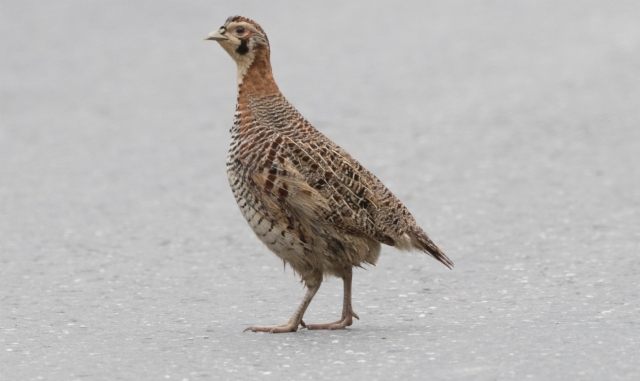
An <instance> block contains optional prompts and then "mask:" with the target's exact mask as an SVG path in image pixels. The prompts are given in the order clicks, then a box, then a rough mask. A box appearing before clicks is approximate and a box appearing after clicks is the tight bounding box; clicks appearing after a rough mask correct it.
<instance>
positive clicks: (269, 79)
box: [238, 49, 280, 97]
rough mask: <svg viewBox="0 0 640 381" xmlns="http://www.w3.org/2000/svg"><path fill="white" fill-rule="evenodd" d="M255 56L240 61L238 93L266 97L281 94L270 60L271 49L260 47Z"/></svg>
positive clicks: (254, 53)
mask: <svg viewBox="0 0 640 381" xmlns="http://www.w3.org/2000/svg"><path fill="white" fill-rule="evenodd" d="M252 53H253V57H248V58H249V59H248V60H246V61H245V62H243V63H238V95H239V96H240V97H245V96H257V97H264V96H269V95H277V94H280V90H279V89H278V85H276V81H275V79H273V74H272V73H271V62H270V61H269V50H268V49H258V50H256V51H254V52H252Z"/></svg>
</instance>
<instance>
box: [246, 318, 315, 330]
mask: <svg viewBox="0 0 640 381" xmlns="http://www.w3.org/2000/svg"><path fill="white" fill-rule="evenodd" d="M299 325H302V327H306V324H304V322H303V321H302V320H300V322H296V321H294V322H292V321H289V322H288V323H287V324H281V325H254V326H253V327H249V328H246V329H245V330H244V331H243V332H247V331H251V332H269V333H284V332H296V331H297V330H298V326H299Z"/></svg>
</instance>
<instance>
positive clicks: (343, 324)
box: [303, 311, 360, 330]
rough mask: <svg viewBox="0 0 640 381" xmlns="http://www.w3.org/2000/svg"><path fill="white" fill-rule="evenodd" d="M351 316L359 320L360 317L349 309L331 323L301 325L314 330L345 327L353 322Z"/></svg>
mask: <svg viewBox="0 0 640 381" xmlns="http://www.w3.org/2000/svg"><path fill="white" fill-rule="evenodd" d="M353 318H356V319H358V320H360V317H359V316H358V315H357V314H356V313H355V312H353V311H350V312H349V314H348V315H346V316H342V319H340V320H338V321H334V322H333V323H326V324H307V325H306V326H304V325H303V327H304V328H306V329H309V330H316V329H328V330H334V329H345V328H346V327H348V326H350V325H351V324H353Z"/></svg>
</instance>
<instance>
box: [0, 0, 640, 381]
mask: <svg viewBox="0 0 640 381" xmlns="http://www.w3.org/2000/svg"><path fill="white" fill-rule="evenodd" d="M233 14H242V15H245V16H248V17H251V18H254V19H255V20H256V21H258V22H259V23H261V25H262V26H263V27H264V29H265V30H266V31H267V33H268V35H269V39H270V41H271V45H272V52H273V53H272V61H273V67H274V74H275V77H276V79H277V81H278V83H279V85H280V88H281V90H282V91H283V93H284V94H285V95H286V96H287V97H288V99H289V100H290V101H292V103H293V104H294V105H296V107H297V108H298V109H299V110H300V111H301V112H302V114H303V115H305V116H306V117H307V119H309V120H310V121H311V122H312V123H313V124H314V125H315V126H316V127H317V128H318V129H320V130H321V131H323V132H324V133H325V134H326V135H328V136H329V137H331V138H332V139H333V140H334V141H336V142H337V143H338V144H340V145H341V146H342V147H344V148H345V149H347V150H348V151H349V152H350V153H351V154H352V155H353V156H355V157H356V158H358V159H359V160H360V161H361V162H362V163H363V164H364V165H365V166H366V167H367V168H369V169H370V170H371V171H373V172H374V173H375V174H377V175H378V177H380V178H381V179H382V180H383V181H384V182H385V183H386V184H387V186H388V187H389V188H390V189H391V190H392V191H394V192H395V193H396V195H398V197H399V198H400V199H401V200H403V202H404V203H405V204H406V205H407V206H408V207H409V209H410V210H411V211H412V214H413V215H414V216H415V217H416V219H417V220H418V221H419V222H420V223H421V225H422V226H423V228H424V229H425V230H426V231H427V232H428V233H429V234H430V236H431V237H432V238H433V239H434V241H435V242H437V243H438V244H439V245H441V246H443V247H444V248H445V250H446V252H447V254H448V255H449V256H450V257H451V258H452V259H453V260H454V262H455V263H456V267H455V269H454V270H453V271H449V270H447V269H446V268H444V266H442V265H440V264H439V263H437V262H436V261H434V260H433V259H431V258H428V257H427V256H425V255H410V254H406V253H400V252H397V251H395V250H393V249H391V248H384V249H383V254H382V258H381V260H380V262H379V264H378V266H377V267H374V268H370V269H368V270H357V271H356V272H355V275H354V292H355V294H354V303H355V311H356V312H357V313H358V314H359V315H360V317H361V320H360V321H356V323H355V324H354V325H353V326H352V327H351V328H349V329H348V330H345V331H339V332H317V331H314V332H310V331H306V330H302V331H299V332H297V333H294V334H281V335H270V334H255V333H243V332H242V330H243V329H244V328H245V327H247V326H249V325H251V324H276V323H278V324H279V323H283V322H285V321H286V320H287V319H288V318H289V316H290V314H291V313H292V312H293V310H294V308H295V306H296V305H297V304H298V302H299V301H300V300H301V298H302V295H303V289H302V287H301V286H300V284H299V283H298V280H297V279H296V278H295V277H294V276H293V275H292V273H291V271H289V270H287V271H285V272H283V269H282V263H281V262H279V261H278V259H277V258H276V257H275V256H274V255H273V254H271V253H269V252H268V251H267V250H266V248H264V247H263V246H262V244H261V243H260V242H259V241H258V240H257V239H256V238H255V237H254V236H253V233H252V232H251V231H250V229H249V227H248V226H247V224H246V223H245V221H244V220H243V219H242V217H241V215H240V213H239V211H238V208H237V206H236V205H235V202H234V201H233V198H232V195H231V192H230V191H229V189H228V185H227V181H226V177H225V173H224V170H225V165H224V162H225V157H226V150H227V145H228V139H229V134H228V130H229V127H230V126H231V121H232V117H233V112H234V104H235V97H236V94H235V91H236V89H235V75H236V74H235V66H234V63H233V62H232V61H231V59H230V58H229V57H228V56H227V55H226V53H225V52H224V51H223V50H222V49H221V48H220V47H219V46H217V44H215V43H212V42H205V41H203V38H204V36H205V35H206V34H207V33H209V32H210V31H212V30H214V29H216V28H217V27H219V26H220V25H221V24H222V23H223V22H224V20H225V19H226V17H227V16H229V15H233ZM638 20H640V3H638V2H637V1H563V2H555V1H537V2H513V1H507V0H505V1H477V2H450V1H429V2H421V3H418V2H415V3H414V4H410V3H408V2H407V3H403V4H393V5H392V4H391V2H388V3H387V2H371V1H369V2H364V1H363V2H352V3H348V4H345V3H343V2H337V1H336V2H329V1H324V2H318V4H317V5H313V6H311V5H308V4H303V3H302V2H294V1H288V2H277V3H275V2H262V1H260V2H258V1H255V2H248V1H243V2H225V3H224V4H220V3H216V2H205V1H200V2H171V3H169V2H157V1H136V2H97V1H91V2H87V1H65V2H37V3H36V2H17V1H14V2H9V1H2V2H0V36H1V38H0V113H1V114H0V117H1V119H0V122H1V124H0V380H165V379H166V380H181V381H184V380H208V379H238V380H365V379H366V380H370V381H373V380H393V379H402V380H406V379H429V380H525V379H527V380H528V379H533V380H638V379H640V302H639V296H640V258H639V249H640V230H639V226H640V169H639V168H640V167H639V165H638V163H640V22H638ZM341 293H342V288H341V282H340V281H339V280H336V279H332V280H329V281H328V282H325V283H324V285H323V287H322V288H321V289H320V292H319V294H318V295H317V297H316V298H315V300H314V301H313V303H312V304H311V307H310V308H309V310H308V312H307V315H306V317H305V320H306V321H307V322H326V321H332V320H335V319H336V318H337V317H338V315H339V314H340V310H341Z"/></svg>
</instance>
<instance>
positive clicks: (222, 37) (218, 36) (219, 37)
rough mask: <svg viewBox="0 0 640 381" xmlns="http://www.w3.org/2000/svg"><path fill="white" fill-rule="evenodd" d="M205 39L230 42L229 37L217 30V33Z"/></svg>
mask: <svg viewBox="0 0 640 381" xmlns="http://www.w3.org/2000/svg"><path fill="white" fill-rule="evenodd" d="M204 39H205V40H213V41H223V40H228V39H229V37H227V36H225V35H224V34H222V33H220V31H218V30H216V31H215V32H211V33H209V34H208V35H207V37H205V38H204Z"/></svg>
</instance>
